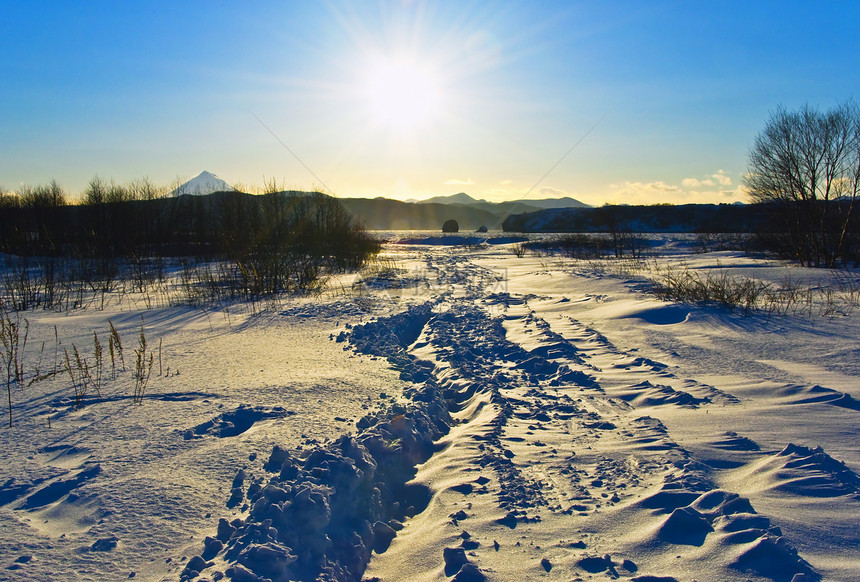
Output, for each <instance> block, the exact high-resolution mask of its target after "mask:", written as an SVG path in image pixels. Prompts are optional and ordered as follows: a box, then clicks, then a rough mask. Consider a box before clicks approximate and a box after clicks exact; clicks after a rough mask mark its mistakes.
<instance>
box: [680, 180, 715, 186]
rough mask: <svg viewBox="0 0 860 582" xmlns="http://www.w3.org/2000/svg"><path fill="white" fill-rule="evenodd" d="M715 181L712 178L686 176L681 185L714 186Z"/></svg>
mask: <svg viewBox="0 0 860 582" xmlns="http://www.w3.org/2000/svg"><path fill="white" fill-rule="evenodd" d="M713 185H714V183H713V182H712V181H710V180H704V181H702V180H699V179H698V178H684V179H683V180H681V186H683V187H684V188H701V187H702V186H713Z"/></svg>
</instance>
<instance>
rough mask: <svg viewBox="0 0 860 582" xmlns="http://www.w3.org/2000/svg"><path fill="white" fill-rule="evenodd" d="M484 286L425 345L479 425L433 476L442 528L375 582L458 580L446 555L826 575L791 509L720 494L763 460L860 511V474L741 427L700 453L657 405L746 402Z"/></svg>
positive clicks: (534, 565) (566, 571)
mask: <svg viewBox="0 0 860 582" xmlns="http://www.w3.org/2000/svg"><path fill="white" fill-rule="evenodd" d="M452 267H454V265H451V264H449V265H446V269H447V271H448V272H449V273H451V272H452ZM459 277H460V278H466V279H474V278H475V277H474V275H473V274H472V273H470V274H469V275H465V276H464V275H463V274H462V273H461V274H460V275H459ZM454 278H456V276H455V277H454ZM474 291H475V290H474V288H472V289H467V290H466V291H465V292H464V294H463V295H462V297H461V298H458V299H454V300H452V301H450V302H448V304H447V305H443V306H442V307H441V308H437V311H439V314H438V315H436V317H434V318H433V319H431V320H430V321H429V322H428V325H427V329H425V330H424V331H423V333H422V336H421V339H420V340H419V341H417V342H416V343H415V344H413V345H412V346H411V347H410V353H412V354H413V355H415V356H416V357H418V358H420V359H422V360H427V361H430V362H431V363H433V364H434V377H435V379H436V381H437V382H438V384H439V386H440V387H442V388H443V389H445V390H446V396H449V394H450V393H453V394H456V396H455V399H456V401H457V402H459V407H461V410H460V411H458V412H456V413H454V414H453V416H454V417H455V418H456V419H458V420H459V421H460V422H462V424H461V425H459V426H458V427H457V434H456V436H455V437H453V438H452V437H450V436H449V437H448V438H449V439H450V440H451V444H450V447H451V448H455V449H457V451H456V452H450V451H449V450H448V449H446V450H445V451H444V452H443V453H440V454H437V455H435V456H434V457H433V458H432V459H431V460H430V461H428V462H427V463H426V464H425V465H423V466H422V467H420V468H419V470H418V474H417V476H416V481H417V482H419V483H425V484H427V486H428V487H429V488H430V489H431V490H432V491H434V492H435V495H434V501H433V503H431V505H430V507H429V508H428V510H427V511H426V512H425V513H433V514H434V515H435V517H431V516H429V515H425V516H422V518H421V519H420V520H415V521H412V522H409V523H407V525H406V528H405V529H404V531H403V532H402V533H401V534H400V535H398V537H397V538H396V539H395V540H394V542H393V543H392V545H391V548H390V549H389V550H388V551H387V552H386V553H385V554H383V555H382V556H379V557H376V558H374V559H373V560H372V561H371V564H370V568H369V571H368V573H367V575H368V576H377V577H379V578H380V579H382V580H389V579H391V580H394V579H410V580H424V579H426V580H435V579H439V578H440V575H445V574H447V575H451V574H452V573H454V572H455V571H456V568H455V567H453V566H451V565H450V564H448V565H446V563H445V562H444V561H443V560H441V559H439V558H440V557H442V556H444V555H446V552H448V554H452V553H453V551H454V550H453V549H452V548H455V547H462V548H464V549H465V550H466V558H465V559H468V560H469V561H471V562H474V563H475V564H477V565H478V567H479V568H480V569H481V571H482V572H483V573H484V574H486V575H487V576H488V577H489V578H490V579H499V580H505V579H508V580H516V579H522V578H523V577H526V578H531V577H535V578H537V577H541V579H544V578H547V579H569V578H570V577H571V576H575V575H576V574H577V573H579V574H582V572H583V571H585V572H591V573H596V572H608V573H609V574H610V575H622V576H632V577H636V576H641V575H643V574H652V575H665V574H667V573H672V574H675V575H677V574H678V573H679V572H695V573H696V574H695V577H696V579H697V580H725V579H731V578H737V579H746V578H748V577H749V576H750V575H760V576H764V577H768V578H772V579H777V580H782V579H785V580H789V579H791V578H792V576H793V575H794V574H796V573H804V572H805V573H808V574H810V575H812V574H813V570H812V568H811V567H810V566H809V565H808V564H807V563H806V562H805V561H804V560H803V559H802V556H798V555H797V554H796V551H795V549H794V547H792V540H790V539H788V538H784V537H782V533H781V531H780V528H779V526H778V525H777V524H778V522H779V518H781V517H782V516H780V515H778V514H777V515H774V516H773V517H774V518H775V519H776V523H775V522H774V521H772V520H771V518H769V517H768V516H767V515H766V514H762V513H756V510H755V509H754V508H753V506H752V505H751V504H750V501H749V500H748V499H746V498H744V497H741V496H739V495H738V493H737V492H735V491H734V490H732V488H730V487H729V488H726V487H723V488H721V487H720V485H719V483H720V482H725V483H732V482H734V483H736V484H737V485H739V486H743V485H744V483H738V478H734V479H733V478H732V476H733V475H737V470H735V471H734V472H732V471H727V469H729V468H734V467H746V466H748V463H749V462H750V460H751V458H757V459H760V460H759V464H761V465H765V466H767V467H769V468H770V471H771V473H770V478H771V480H772V481H774V480H775V481H776V482H770V483H769V484H768V485H767V487H769V488H786V487H788V488H791V485H787V484H790V483H797V482H801V483H803V482H812V483H815V485H813V487H814V490H812V491H809V490H802V486H801V490H800V491H799V492H800V493H801V494H811V495H814V496H816V497H821V496H827V497H840V496H842V497H843V498H842V500H841V501H842V502H843V503H847V506H845V507H844V508H843V509H844V510H846V511H849V512H850V511H851V510H852V509H854V510H855V511H856V506H855V507H853V508H852V506H853V505H854V504H856V494H857V492H858V482H857V480H856V475H854V474H853V473H851V472H850V471H844V470H843V468H841V467H839V466H838V464H837V463H834V462H833V461H832V459H830V458H829V457H827V456H826V455H825V454H823V453H821V452H816V451H812V450H809V449H807V448H804V447H802V446H801V447H787V448H786V449H785V450H782V451H772V452H770V453H761V452H760V447H759V446H758V445H757V444H756V443H755V442H753V441H752V440H750V439H748V438H745V437H743V436H741V435H738V434H736V433H733V432H731V431H725V432H724V433H723V434H721V435H719V438H718V439H717V440H715V441H714V442H713V443H710V447H709V449H711V450H702V451H701V453H702V454H701V455H698V454H694V453H693V452H691V451H690V450H688V449H685V448H683V447H681V446H680V445H679V444H678V443H677V442H675V441H674V440H673V438H672V435H671V434H670V432H669V431H668V430H667V429H666V426H665V425H664V424H663V423H662V422H661V421H660V420H658V419H656V418H654V417H652V416H649V415H647V414H643V412H641V409H642V408H653V407H658V408H664V407H672V406H677V407H683V409H684V410H685V411H688V412H689V411H699V410H701V409H707V408H709V407H720V408H725V407H729V408H730V407H733V406H739V405H740V400H739V399H738V398H737V397H736V396H734V395H732V394H730V393H728V392H725V391H723V390H720V389H718V388H716V387H714V386H712V385H710V384H707V383H703V382H699V381H697V380H695V379H691V378H682V377H678V376H677V375H676V374H674V373H673V372H671V371H670V370H669V366H668V365H666V364H663V363H661V362H659V361H654V360H651V359H648V358H643V357H639V356H635V355H632V354H630V353H626V352H624V351H623V350H621V349H619V348H618V347H617V346H615V345H613V344H612V343H611V342H610V341H609V340H608V339H607V338H606V337H605V336H603V335H601V334H600V333H599V332H597V331H596V330H594V329H590V328H589V327H587V326H584V325H582V324H581V323H579V322H577V321H576V320H575V319H573V318H572V317H570V316H568V315H565V313H564V307H565V305H564V304H565V303H566V302H567V301H568V299H567V298H561V299H559V298H541V299H538V298H534V297H526V298H523V297H522V296H520V297H516V296H511V295H504V296H500V295H493V296H489V297H487V296H479V297H476V296H474V295H473V293H474ZM478 303H481V304H482V306H481V307H477V304H478ZM559 306H560V307H559ZM491 314H493V315H496V316H498V317H493V316H492V315H491ZM542 315H543V317H542ZM502 322H503V323H502ZM826 396H827V397H829V398H833V399H836V398H839V397H840V395H838V394H836V393H827V394H826ZM841 397H842V398H843V399H844V398H845V395H841ZM486 408H490V409H491V412H489V413H488V412H487V411H486ZM670 416H671V415H670ZM700 448H701V447H700ZM714 451H719V454H716V455H712V456H711V455H709V456H707V457H706V456H704V453H705V452H711V453H713V452H714ZM753 451H755V452H756V453H758V454H756V455H752V454H751V453H752V452H753ZM724 472H725V473H728V476H724V475H722V473H724ZM855 532H856V530H854V529H853V527H851V524H850V522H849V525H848V527H846V529H845V530H844V531H843V532H842V535H841V536H840V535H839V534H838V533H837V534H834V535H833V536H832V537H831V539H830V540H829V542H831V543H832V542H837V543H840V545H841V546H843V547H851V545H852V544H854V543H855V542H856V539H857V538H856V533H855ZM840 538H841V539H840ZM813 545H814V544H813ZM446 548H447V549H446ZM643 550H645V551H643ZM427 555H429V556H431V557H432V556H434V555H435V556H436V558H437V560H436V563H435V564H433V561H432V559H431V560H428V559H427V557H426V556H427ZM417 556H422V559H420V560H419V559H417V558H416V557H417ZM460 559H461V560H462V559H463V558H462V557H461V558H460ZM856 559H857V555H856V554H855V555H854V556H853V557H852V558H850V561H849V562H848V564H847V565H848V567H847V568H846V570H845V571H848V572H850V571H851V570H852V568H853V565H856ZM464 576H465V575H464ZM679 578H682V576H679Z"/></svg>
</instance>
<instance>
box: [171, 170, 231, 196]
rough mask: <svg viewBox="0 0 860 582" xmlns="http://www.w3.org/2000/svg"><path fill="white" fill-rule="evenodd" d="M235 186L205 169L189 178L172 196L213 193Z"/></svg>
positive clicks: (227, 190)
mask: <svg viewBox="0 0 860 582" xmlns="http://www.w3.org/2000/svg"><path fill="white" fill-rule="evenodd" d="M232 190H233V187H232V186H230V185H229V184H228V183H227V182H225V181H224V180H222V179H221V178H219V177H218V176H216V175H215V174H213V173H212V172H207V171H206V170H203V171H202V172H200V174H199V175H197V176H196V177H194V178H192V179H190V180H188V181H187V182H185V183H184V184H182V185H181V186H179V187H178V188H177V189H176V190H174V191H173V192H171V193H170V195H171V196H182V195H183V194H193V195H195V196H200V195H203V194H211V193H212V192H229V191H232Z"/></svg>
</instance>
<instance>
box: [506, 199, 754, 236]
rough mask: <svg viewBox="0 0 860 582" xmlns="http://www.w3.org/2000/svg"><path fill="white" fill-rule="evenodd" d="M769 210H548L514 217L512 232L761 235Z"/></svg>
mask: <svg viewBox="0 0 860 582" xmlns="http://www.w3.org/2000/svg"><path fill="white" fill-rule="evenodd" d="M766 218H767V212H766V207H764V206H762V205H748V204H745V205H742V206H737V205H734V204H719V205H718V204H681V205H678V206H675V205H663V204H658V205H652V206H601V207H600V208H545V209H543V210H538V211H536V212H525V213H522V214H511V215H510V216H508V217H507V218H506V219H505V221H504V223H503V224H502V229H503V230H505V231H508V232H760V231H762V230H763V229H766V227H765V226H764V225H765V221H766Z"/></svg>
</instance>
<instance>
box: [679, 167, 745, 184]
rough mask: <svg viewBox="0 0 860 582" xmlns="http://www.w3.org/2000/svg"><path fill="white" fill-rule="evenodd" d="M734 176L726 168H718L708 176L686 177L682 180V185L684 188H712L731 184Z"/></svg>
mask: <svg viewBox="0 0 860 582" xmlns="http://www.w3.org/2000/svg"><path fill="white" fill-rule="evenodd" d="M731 185H732V178H731V176H728V175H726V172H725V170H717V172H716V173H715V174H711V175H710V176H708V177H706V178H702V179H699V178H684V179H683V180H681V186H683V187H684V188H702V187H706V188H712V187H714V186H731Z"/></svg>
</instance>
